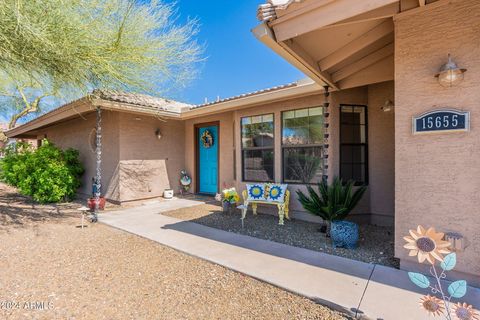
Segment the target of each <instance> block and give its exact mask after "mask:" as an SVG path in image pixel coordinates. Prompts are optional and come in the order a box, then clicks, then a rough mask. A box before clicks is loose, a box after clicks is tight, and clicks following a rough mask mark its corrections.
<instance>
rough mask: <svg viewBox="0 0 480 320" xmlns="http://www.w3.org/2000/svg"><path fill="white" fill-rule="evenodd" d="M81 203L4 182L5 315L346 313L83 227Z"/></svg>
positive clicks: (1, 295) (1, 289) (0, 222)
mask: <svg viewBox="0 0 480 320" xmlns="http://www.w3.org/2000/svg"><path fill="white" fill-rule="evenodd" d="M78 206H79V204H75V203H71V204H62V205H58V206H48V205H36V204H35V203H33V202H31V201H29V200H28V199H27V198H25V197H21V196H19V195H18V194H17V193H16V192H15V190H14V189H12V188H9V187H7V186H5V185H3V184H0V226H1V228H0V270H1V271H0V306H1V308H0V319H325V320H328V319H332V320H339V319H347V317H345V316H343V315H342V314H340V313H337V312H334V311H331V310H330V309H328V308H325V307H323V306H321V305H319V304H316V303H315V302H313V301H311V300H308V299H305V298H302V297H299V296H297V295H294V294H291V293H289V292H286V291H284V290H281V289H279V288H277V287H274V286H271V285H268V284H265V283H263V282H260V281H258V280H255V279H253V278H250V277H247V276H244V275H242V274H240V273H236V272H233V271H230V270H228V269H226V268H223V267H221V266H218V265H215V264H212V263H209V262H206V261H203V260H200V259H197V258H194V257H191V256H188V255H185V254H183V253H180V252H177V251H175V250H173V249H170V248H167V247H164V246H161V245H159V244H157V243H155V242H152V241H149V240H146V239H143V238H140V237H137V236H135V235H132V234H129V233H126V232H123V231H120V230H117V229H113V228H110V227H108V226H105V225H102V224H89V225H88V227H87V228H85V229H80V228H77V227H76V226H77V225H78V224H79V222H80V219H79V217H78V212H77V211H76V208H78ZM106 214H108V213H106ZM42 309H43V310H42Z"/></svg>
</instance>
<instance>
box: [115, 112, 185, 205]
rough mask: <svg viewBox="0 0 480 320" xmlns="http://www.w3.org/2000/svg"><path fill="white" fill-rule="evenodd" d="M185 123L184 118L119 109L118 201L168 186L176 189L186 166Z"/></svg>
mask: <svg viewBox="0 0 480 320" xmlns="http://www.w3.org/2000/svg"><path fill="white" fill-rule="evenodd" d="M184 126H185V124H184V122H183V121H178V120H170V119H169V120H162V119H158V118H155V117H149V116H143V117H139V116H137V115H133V114H130V113H119V141H120V153H119V160H118V162H117V164H118V166H116V175H117V176H118V181H119V185H118V188H119V194H120V199H119V200H120V201H122V202H124V201H131V200H138V199H146V198H152V197H158V196H162V195H163V191H164V190H165V189H170V188H171V189H174V191H175V192H178V186H179V183H178V180H179V177H180V171H181V170H182V169H183V168H184V166H185V157H184V153H185V138H184V134H185V129H184ZM157 130H159V131H160V134H161V136H162V137H161V139H158V138H157V136H156V134H155V133H156V131H157Z"/></svg>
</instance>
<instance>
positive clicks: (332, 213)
mask: <svg viewBox="0 0 480 320" xmlns="http://www.w3.org/2000/svg"><path fill="white" fill-rule="evenodd" d="M366 189H367V188H366V187H365V186H360V187H358V188H356V189H355V190H354V182H353V181H348V182H347V183H344V182H343V181H342V179H340V178H338V177H335V178H334V179H333V182H332V183H331V184H330V185H329V184H328V182H327V181H322V182H321V183H319V184H318V193H317V192H316V191H315V190H314V189H313V188H312V187H311V186H307V190H308V195H306V194H304V193H303V192H302V191H301V190H297V195H298V200H299V201H300V203H301V205H302V207H303V208H304V209H305V210H306V211H307V212H309V213H311V214H314V215H316V216H319V217H320V218H322V219H323V221H324V222H325V224H326V225H327V228H326V234H327V237H330V230H331V224H332V222H333V223H335V221H342V220H344V219H345V218H346V217H347V216H348V215H349V214H350V212H351V211H352V210H353V208H355V206H356V205H357V204H358V202H359V201H360V199H361V198H362V196H363V194H364V193H365V191H366ZM347 229H348V230H347ZM337 230H342V231H341V232H343V233H354V232H357V237H355V235H349V238H350V236H351V239H355V238H356V239H357V240H358V228H355V227H352V226H351V225H350V224H348V226H347V224H344V225H343V227H342V228H340V227H339V228H335V229H334V232H337ZM338 232H340V231H338ZM334 245H335V244H334ZM343 245H346V244H343V243H340V244H339V246H343ZM346 246H349V247H353V244H351V243H350V242H349V243H348V245H346Z"/></svg>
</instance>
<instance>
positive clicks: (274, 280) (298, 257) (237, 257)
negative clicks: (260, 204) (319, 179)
mask: <svg viewBox="0 0 480 320" xmlns="http://www.w3.org/2000/svg"><path fill="white" fill-rule="evenodd" d="M199 204H202V202H199V201H193V200H185V199H175V200H170V201H161V202H152V203H148V204H145V205H143V206H140V207H135V208H129V209H125V210H122V211H115V212H108V213H105V214H102V215H100V221H101V222H103V223H105V224H108V225H110V226H113V227H115V228H118V229H122V230H125V231H128V232H131V233H134V234H136V235H139V236H142V237H144V238H147V239H151V240H153V241H156V242H158V243H161V244H163V245H166V246H169V247H171V248H174V249H177V250H179V251H182V252H184V253H187V254H189V255H192V256H195V257H198V258H201V259H204V260H208V261H211V262H213V263H217V264H219V265H222V266H225V267H227V268H230V269H232V270H235V271H238V272H241V273H244V274H247V275H249V276H251V277H254V278H257V279H260V280H262V281H265V282H268V283H271V284H273V285H275V286H278V287H281V288H284V289H286V290H288V291H292V292H294V293H297V294H299V295H302V296H306V297H308V298H311V299H313V300H315V301H318V302H319V303H321V304H324V305H327V306H330V307H332V308H334V309H337V310H340V311H343V312H346V313H348V314H350V315H352V316H354V317H357V318H359V319H360V318H366V319H377V320H379V319H385V320H396V319H398V320H405V319H409V320H417V319H418V320H420V319H422V320H423V319H428V316H427V314H426V313H425V312H424V311H423V310H421V309H420V308H419V305H418V301H419V299H420V298H421V296H422V293H424V294H425V293H426V292H423V291H419V290H418V288H417V287H415V286H414V285H413V284H411V283H410V281H409V280H408V276H407V274H406V272H404V271H400V270H396V269H393V268H388V267H384V266H380V265H373V264H367V263H363V262H359V261H354V260H350V259H345V258H342V257H337V256H333V255H328V254H324V253H320V252H316V251H311V250H307V249H302V248H297V247H292V246H288V245H284V244H280V243H276V242H272V241H267V240H262V239H257V238H253V237H249V236H244V235H239V234H235V233H230V232H226V231H222V230H218V229H214V228H210V227H206V226H202V225H199V224H196V223H192V222H188V221H183V220H179V219H175V218H171V217H167V216H164V215H161V214H160V213H161V212H166V211H170V210H175V209H179V208H184V207H191V206H195V205H199ZM239 223H240V219H239ZM463 301H466V302H468V303H469V304H473V305H474V306H475V307H476V308H477V309H478V308H480V289H475V288H469V293H468V296H467V297H465V299H463Z"/></svg>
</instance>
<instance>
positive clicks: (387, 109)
mask: <svg viewBox="0 0 480 320" xmlns="http://www.w3.org/2000/svg"><path fill="white" fill-rule="evenodd" d="M394 107H395V105H394V104H393V101H392V100H390V99H388V100H387V101H385V103H384V104H383V106H382V107H381V108H380V109H382V111H383V112H390V111H392V110H393V108H394Z"/></svg>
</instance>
